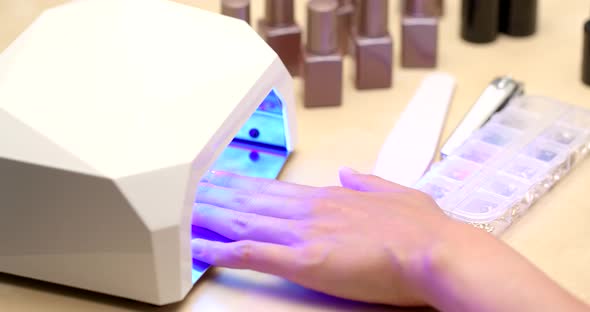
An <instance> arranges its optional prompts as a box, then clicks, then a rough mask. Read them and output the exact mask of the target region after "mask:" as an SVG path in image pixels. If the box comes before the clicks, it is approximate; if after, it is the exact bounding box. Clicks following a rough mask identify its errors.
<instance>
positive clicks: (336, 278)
mask: <svg viewBox="0 0 590 312" xmlns="http://www.w3.org/2000/svg"><path fill="white" fill-rule="evenodd" d="M340 181H341V184H342V187H312V186H305V185H298V184H292V183H286V182H280V181H277V180H273V179H260V178H248V177H243V176H238V175H235V174H231V173H227V172H211V173H210V174H209V175H208V176H207V177H206V178H205V179H204V180H203V181H202V182H201V183H200V185H199V190H198V194H197V201H196V204H195V207H194V210H193V220H192V222H193V224H194V225H196V226H200V227H202V228H206V229H209V230H211V231H213V232H216V233H219V234H221V235H223V236H225V237H227V238H229V239H230V240H232V242H229V243H227V242H217V241H208V240H204V239H194V240H193V241H192V249H193V257H194V258H195V259H197V260H201V261H203V262H206V263H209V264H212V265H215V266H222V267H228V268H236V269H250V270H255V271H259V272H264V273H269V274H274V275H277V276H281V277H283V278H285V279H287V280H290V281H292V282H294V283H297V284H300V285H302V286H304V287H307V288H310V289H313V290H317V291H320V292H323V293H326V294H330V295H333V296H337V297H341V298H347V299H352V300H358V301H363V302H369V303H380V304H389V305H397V306H416V305H431V306H434V307H436V308H438V309H441V310H445V311H500V310H502V311H524V310H529V309H533V310H535V311H541V310H543V309H546V310H552V311H555V309H559V310H564V311H565V310H568V311H587V310H586V308H587V307H585V306H584V305H583V304H582V303H581V302H579V301H577V300H576V299H575V298H573V297H572V296H571V295H570V294H568V293H567V292H565V291H564V290H562V289H561V288H559V287H558V286H557V285H556V284H555V283H553V282H552V281H551V280H549V279H548V278H547V277H546V276H545V275H544V274H543V273H541V272H540V271H538V270H537V269H536V268H535V267H534V266H532V265H531V264H530V263H528V262H527V261H526V260H525V259H523V258H522V257H520V255H518V254H517V253H516V252H514V251H513V250H511V249H510V248H509V247H507V246H506V245H504V244H502V243H500V242H499V241H498V240H497V239H495V238H494V237H492V236H491V235H489V234H488V233H484V232H483V231H481V230H479V229H476V228H474V227H472V226H469V225H466V224H462V223H459V222H456V221H454V220H452V219H450V218H448V217H447V216H446V215H445V214H444V213H442V210H441V209H440V208H439V207H438V206H437V205H436V203H435V202H434V201H433V200H432V198H431V197H429V196H428V195H426V194H424V193H422V192H419V191H417V190H413V189H410V188H407V187H403V186H400V185H397V184H394V183H391V182H388V181H385V180H382V179H380V178H378V177H375V176H372V175H366V174H360V173H358V172H356V171H353V170H351V169H347V168H344V169H342V170H341V171H340ZM532 287H535V290H534V291H533V290H532V289H533V288H532ZM540 296H541V297H540ZM541 302H542V303H543V304H539V303H541ZM552 304H553V305H552Z"/></svg>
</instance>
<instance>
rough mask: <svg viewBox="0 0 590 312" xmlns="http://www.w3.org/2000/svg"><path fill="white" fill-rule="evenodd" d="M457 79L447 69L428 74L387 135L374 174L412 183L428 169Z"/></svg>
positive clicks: (401, 182)
mask: <svg viewBox="0 0 590 312" xmlns="http://www.w3.org/2000/svg"><path fill="white" fill-rule="evenodd" d="M454 91H455V79H454V78H453V77H452V76H451V75H449V74H445V73H432V74H429V75H428V76H426V77H425V78H424V79H423V80H422V83H421V84H420V86H419V87H418V89H417V91H416V94H414V97H413V98H412V100H411V101H410V103H408V106H407V107H406V109H405V110H404V111H403V112H402V114H401V115H400V118H399V119H398V121H397V122H396V123H395V126H394V128H393V129H392V130H391V132H390V133H389V135H388V136H387V138H386V140H385V143H384V144H383V147H382V148H381V151H380V152H379V155H378V157H377V162H376V164H375V168H374V171H373V174H374V175H376V176H379V177H381V178H383V179H386V180H389V181H391V182H395V183H398V184H401V185H404V186H407V187H412V186H413V185H414V184H415V183H416V182H417V181H418V180H419V179H420V178H421V177H422V176H423V175H424V173H425V172H426V170H427V169H428V168H429V166H430V164H431V163H432V161H433V159H434V157H435V155H436V151H437V149H438V145H439V141H440V137H441V132H442V130H443V127H444V124H445V120H446V118H447V112H448V109H449V106H450V103H451V100H452V98H453V94H454Z"/></svg>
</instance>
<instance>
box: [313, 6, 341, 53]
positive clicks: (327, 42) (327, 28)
mask: <svg viewBox="0 0 590 312" xmlns="http://www.w3.org/2000/svg"><path fill="white" fill-rule="evenodd" d="M337 8H338V3H337V2H336V0H310V1H309V2H308V4H307V29H308V31H307V50H308V51H309V52H311V53H314V54H331V53H334V52H335V51H336V50H337V49H338V28H337V27H338V24H337V20H336V9H337Z"/></svg>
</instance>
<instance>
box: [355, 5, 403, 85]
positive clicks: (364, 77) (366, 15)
mask: <svg viewBox="0 0 590 312" xmlns="http://www.w3.org/2000/svg"><path fill="white" fill-rule="evenodd" d="M388 6H389V5H388V1H387V0H358V1H357V10H358V20H357V28H356V34H355V38H354V42H355V47H354V49H355V51H354V53H355V69H356V79H355V85H356V88H357V89H359V90H366V89H381V88H390V87H391V86H392V80H393V79H392V76H393V66H392V65H393V64H392V59H393V40H392V39H391V35H390V34H389V30H388Z"/></svg>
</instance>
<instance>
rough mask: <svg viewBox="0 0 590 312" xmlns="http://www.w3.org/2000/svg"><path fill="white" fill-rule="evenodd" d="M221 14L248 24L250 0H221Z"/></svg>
mask: <svg viewBox="0 0 590 312" xmlns="http://www.w3.org/2000/svg"><path fill="white" fill-rule="evenodd" d="M221 14H223V15H227V16H231V17H234V18H237V19H241V20H243V21H245V22H246V23H248V24H250V0H222V1H221Z"/></svg>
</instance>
